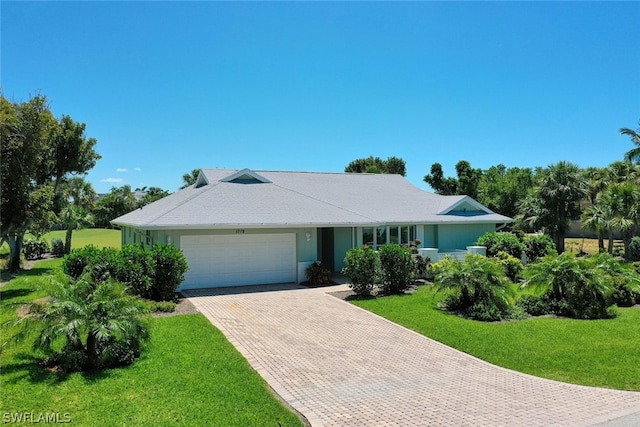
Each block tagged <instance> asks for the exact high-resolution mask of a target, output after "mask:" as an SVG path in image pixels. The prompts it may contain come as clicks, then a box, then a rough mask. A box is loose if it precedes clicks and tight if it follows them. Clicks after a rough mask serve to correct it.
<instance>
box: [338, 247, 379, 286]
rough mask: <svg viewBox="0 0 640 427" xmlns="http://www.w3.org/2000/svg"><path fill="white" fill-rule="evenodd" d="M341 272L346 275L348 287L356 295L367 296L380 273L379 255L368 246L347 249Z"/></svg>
mask: <svg viewBox="0 0 640 427" xmlns="http://www.w3.org/2000/svg"><path fill="white" fill-rule="evenodd" d="M342 274H344V275H346V276H347V278H348V279H349V287H350V288H351V289H353V291H354V292H355V293H356V294H357V295H358V296H369V295H371V292H373V288H374V287H375V285H376V283H377V281H378V276H379V274H380V257H379V256H378V254H377V253H376V251H374V250H373V249H371V248H370V247H368V246H364V247H360V248H353V249H349V250H348V251H347V255H346V256H345V258H344V268H343V269H342Z"/></svg>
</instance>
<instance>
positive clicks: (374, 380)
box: [185, 286, 640, 427]
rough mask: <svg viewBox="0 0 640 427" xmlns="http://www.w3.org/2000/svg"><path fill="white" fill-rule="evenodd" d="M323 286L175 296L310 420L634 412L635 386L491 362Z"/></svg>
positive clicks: (603, 418)
mask: <svg viewBox="0 0 640 427" xmlns="http://www.w3.org/2000/svg"><path fill="white" fill-rule="evenodd" d="M335 290H336V288H335V287H334V288H330V289H328V291H330V292H333V291H335ZM326 292H327V290H326V289H303V288H302V289H301V288H300V287H294V286H292V287H291V289H289V290H279V291H275V292H256V293H237V294H234V293H224V294H222V295H215V293H214V295H213V296H211V295H212V294H211V293H199V292H188V293H186V295H185V296H187V297H189V299H190V300H191V301H192V302H193V303H194V305H195V306H196V307H197V308H198V310H199V311H200V312H201V313H203V314H204V315H205V316H206V317H207V319H209V321H211V322H212V324H214V325H215V326H216V327H217V328H218V329H220V331H221V332H222V333H223V334H224V335H225V337H227V339H228V340H229V341H230V342H231V343H232V344H233V345H234V346H235V347H236V349H238V351H239V352H240V353H241V354H242V355H243V356H244V357H245V358H246V359H247V360H248V362H249V363H250V365H251V366H252V367H253V368H254V369H255V370H256V371H257V372H258V373H259V374H260V375H261V376H262V378H264V379H265V381H266V382H267V383H268V384H269V385H270V386H271V388H272V389H273V390H274V392H275V393H277V394H278V395H279V396H280V397H281V398H282V399H283V400H284V401H285V402H287V403H288V404H289V405H290V406H291V407H292V408H293V409H295V410H296V411H298V412H299V413H301V414H302V415H303V416H304V417H306V419H307V420H308V422H309V423H310V424H311V425H312V426H329V425H344V426H369V425H397V426H404V425H406V426H418V425H450V426H465V425H466V426H476V425H483V426H498V425H509V426H515V425H527V426H544V427H546V426H549V425H559V426H560V425H562V426H590V425H594V424H598V423H601V425H607V424H606V423H607V422H611V421H613V420H615V419H618V420H620V419H623V418H625V417H629V418H628V419H632V420H633V419H636V417H635V416H637V415H638V413H640V393H637V392H630V391H621V390H610V389H600V388H596V387H587V386H580V385H575V384H567V383H562V382H558V381H553V380H548V379H543V378H539V377H535V376H532V375H529V374H524V373H521V372H516V371H512V370H509V369H506V368H502V367H499V366H496V365H492V364H490V363H488V362H486V361H483V360H481V359H478V358H476V357H474V356H471V355H469V354H466V353H464V352H461V351H459V350H456V349H453V348H451V347H448V346H446V345H444V344H442V343H440V342H438V341H435V340H433V339H431V338H429V337H425V336H424V335H422V334H419V333H418V332H415V331H412V330H410V329H408V328H405V327H403V326H401V325H398V324H396V323H394V322H392V321H390V320H388V319H385V318H384V317H381V316H378V315H376V314H374V313H371V312H369V311H367V310H364V309H362V308H360V307H357V306H355V305H353V304H350V303H349V302H346V301H343V300H341V299H338V298H335V297H334V296H331V295H328V294H327V293H326ZM203 295H204V296H203ZM617 425H619V424H616V426H617Z"/></svg>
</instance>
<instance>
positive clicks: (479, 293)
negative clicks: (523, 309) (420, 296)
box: [434, 255, 511, 320]
mask: <svg viewBox="0 0 640 427" xmlns="http://www.w3.org/2000/svg"><path fill="white" fill-rule="evenodd" d="M441 263H442V264H441V265H440V266H438V267H436V270H435V277H434V284H435V289H436V290H437V291H443V290H445V291H450V292H453V295H454V299H448V301H451V302H454V304H453V305H452V306H448V307H447V308H448V309H451V310H456V309H461V310H466V309H470V308H471V309H472V310H473V308H474V307H475V308H476V309H477V307H478V306H483V307H484V312H485V313H487V314H488V313H491V311H492V310H491V309H492V308H495V309H497V310H498V312H499V313H500V317H502V316H503V315H505V314H506V313H507V311H508V309H509V297H510V296H511V287H510V286H509V280H508V279H507V277H506V275H505V272H504V268H503V267H502V266H501V265H500V264H498V263H497V262H495V261H494V260H493V259H492V258H487V257H485V256H481V255H467V257H466V258H465V260H464V261H462V262H461V261H458V260H456V259H448V260H447V261H441ZM438 264H440V263H438ZM480 311H482V310H480ZM471 314H472V317H473V314H474V313H471ZM482 320H499V319H498V318H492V319H482Z"/></svg>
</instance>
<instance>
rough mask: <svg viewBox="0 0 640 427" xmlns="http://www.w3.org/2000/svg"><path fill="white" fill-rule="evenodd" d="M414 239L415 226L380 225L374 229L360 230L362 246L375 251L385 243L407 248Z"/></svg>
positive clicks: (365, 228) (364, 228)
mask: <svg viewBox="0 0 640 427" xmlns="http://www.w3.org/2000/svg"><path fill="white" fill-rule="evenodd" d="M415 239H416V226H415V225H403V226H400V225H388V226H385V225H382V226H379V227H376V228H373V227H363V228H362V244H363V245H367V246H370V247H372V248H373V249H375V250H378V248H379V247H380V246H382V245H384V244H386V243H395V244H398V245H403V246H408V245H409V243H410V242H412V241H414V240H415Z"/></svg>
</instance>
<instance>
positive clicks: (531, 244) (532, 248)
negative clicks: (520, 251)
mask: <svg viewBox="0 0 640 427" xmlns="http://www.w3.org/2000/svg"><path fill="white" fill-rule="evenodd" d="M523 243H524V254H525V255H526V256H527V259H528V260H529V261H531V262H534V261H535V260H537V259H538V258H544V257H546V256H547V255H553V254H554V253H555V250H556V248H555V244H554V243H553V239H551V237H549V236H547V235H546V234H529V235H527V236H525V237H524V240H523Z"/></svg>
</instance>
